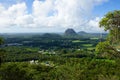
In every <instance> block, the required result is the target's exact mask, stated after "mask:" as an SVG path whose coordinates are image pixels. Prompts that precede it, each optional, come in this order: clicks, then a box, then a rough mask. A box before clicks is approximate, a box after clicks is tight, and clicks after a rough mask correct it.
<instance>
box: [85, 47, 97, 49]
mask: <svg viewBox="0 0 120 80" xmlns="http://www.w3.org/2000/svg"><path fill="white" fill-rule="evenodd" d="M87 49H88V50H93V49H95V47H89V48H87Z"/></svg>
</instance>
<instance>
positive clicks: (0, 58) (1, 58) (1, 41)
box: [0, 38, 4, 65]
mask: <svg viewBox="0 0 120 80" xmlns="http://www.w3.org/2000/svg"><path fill="white" fill-rule="evenodd" d="M3 43H4V40H3V39H2V38H0V45H2V44H3ZM3 57H4V50H2V49H0V65H1V63H2V61H3Z"/></svg>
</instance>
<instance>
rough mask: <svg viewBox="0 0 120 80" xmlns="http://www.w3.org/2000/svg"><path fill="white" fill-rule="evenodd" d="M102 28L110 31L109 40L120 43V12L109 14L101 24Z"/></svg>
mask: <svg viewBox="0 0 120 80" xmlns="http://www.w3.org/2000/svg"><path fill="white" fill-rule="evenodd" d="M99 24H100V27H104V30H105V31H107V30H109V32H110V33H109V40H110V41H111V42H113V43H115V42H118V41H120V10H115V11H113V12H109V13H107V14H106V15H105V16H104V17H103V18H102V20H101V21H100V22H99Z"/></svg>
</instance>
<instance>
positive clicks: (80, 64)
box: [0, 11, 120, 80]
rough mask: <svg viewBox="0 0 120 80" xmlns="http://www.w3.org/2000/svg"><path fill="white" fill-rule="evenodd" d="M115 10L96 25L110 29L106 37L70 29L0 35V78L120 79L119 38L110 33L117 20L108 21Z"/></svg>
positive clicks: (24, 79)
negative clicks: (53, 32)
mask: <svg viewBox="0 0 120 80" xmlns="http://www.w3.org/2000/svg"><path fill="white" fill-rule="evenodd" d="M118 13H119V11H114V12H110V13H108V14H107V15H106V16H105V17H104V18H103V19H102V20H101V21H100V26H102V27H105V29H106V28H107V30H110V33H109V34H108V37H105V36H106V34H102V35H103V37H100V34H98V33H86V32H79V33H78V34H77V33H76V32H74V31H73V30H72V31H71V30H70V33H69V31H68V32H67V33H69V34H70V35H69V36H66V35H63V34H49V33H46V34H9V35H7V34H3V35H1V36H2V37H3V38H4V44H3V39H0V44H1V47H0V80H120V52H119V42H120V41H119V38H116V37H117V36H115V35H116V34H117V35H118V36H119V35H120V34H118V33H117V32H116V33H115V34H112V33H111V30H112V31H114V30H116V27H115V28H112V29H111V28H110V27H112V26H116V25H118V24H117V22H116V23H114V25H113V24H111V23H108V22H109V21H110V20H111V19H112V18H114V16H115V18H116V15H117V16H119V15H118ZM109 14H110V15H111V14H112V15H113V17H108V15H109ZM106 18H107V21H104V19H105V20H106ZM118 18H119V17H118ZM116 20H119V19H115V21H116ZM113 22H114V20H113ZM110 24H111V25H110ZM117 28H119V27H117ZM71 32H73V33H74V36H73V35H71ZM111 34H112V35H111ZM67 35H68V34H67ZM111 36H112V37H111ZM113 38H115V42H113V43H112V42H111V41H113Z"/></svg>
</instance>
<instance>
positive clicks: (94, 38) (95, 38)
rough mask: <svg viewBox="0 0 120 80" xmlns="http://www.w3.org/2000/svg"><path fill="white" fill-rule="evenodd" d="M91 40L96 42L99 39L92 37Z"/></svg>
mask: <svg viewBox="0 0 120 80" xmlns="http://www.w3.org/2000/svg"><path fill="white" fill-rule="evenodd" d="M90 39H91V40H98V39H99V38H97V37H93V38H90Z"/></svg>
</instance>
